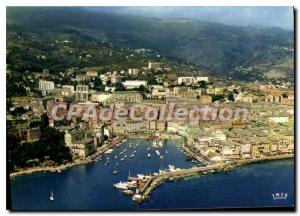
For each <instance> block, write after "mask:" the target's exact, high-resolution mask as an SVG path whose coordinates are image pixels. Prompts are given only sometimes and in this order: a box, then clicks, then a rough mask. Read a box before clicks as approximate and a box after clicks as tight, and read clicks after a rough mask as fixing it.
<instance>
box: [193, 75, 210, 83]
mask: <svg viewBox="0 0 300 216" xmlns="http://www.w3.org/2000/svg"><path fill="white" fill-rule="evenodd" d="M200 81H205V82H208V77H200V76H198V77H196V82H200Z"/></svg>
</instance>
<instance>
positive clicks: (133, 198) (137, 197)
mask: <svg viewBox="0 0 300 216" xmlns="http://www.w3.org/2000/svg"><path fill="white" fill-rule="evenodd" d="M141 199H142V196H141V195H140V194H134V195H133V197H132V200H133V201H137V202H139V201H141Z"/></svg>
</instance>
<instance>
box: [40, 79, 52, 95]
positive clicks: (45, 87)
mask: <svg viewBox="0 0 300 216" xmlns="http://www.w3.org/2000/svg"><path fill="white" fill-rule="evenodd" d="M54 89H55V84H54V82H52V81H46V80H40V81H39V90H41V91H42V95H46V94H47V93H49V92H51V91H53V90H54Z"/></svg>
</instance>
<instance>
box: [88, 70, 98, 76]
mask: <svg viewBox="0 0 300 216" xmlns="http://www.w3.org/2000/svg"><path fill="white" fill-rule="evenodd" d="M86 75H87V76H89V77H97V76H98V71H87V72H86Z"/></svg>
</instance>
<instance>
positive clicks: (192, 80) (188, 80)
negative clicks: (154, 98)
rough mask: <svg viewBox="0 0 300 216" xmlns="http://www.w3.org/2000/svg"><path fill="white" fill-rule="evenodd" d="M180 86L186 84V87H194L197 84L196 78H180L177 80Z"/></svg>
mask: <svg viewBox="0 0 300 216" xmlns="http://www.w3.org/2000/svg"><path fill="white" fill-rule="evenodd" d="M177 83H178V85H181V84H183V83H184V84H186V85H192V84H194V83H195V77H178V78H177Z"/></svg>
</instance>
